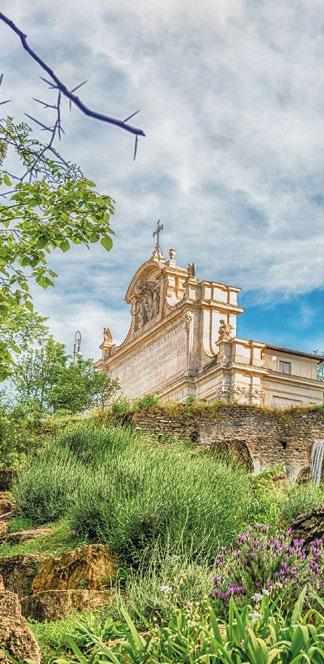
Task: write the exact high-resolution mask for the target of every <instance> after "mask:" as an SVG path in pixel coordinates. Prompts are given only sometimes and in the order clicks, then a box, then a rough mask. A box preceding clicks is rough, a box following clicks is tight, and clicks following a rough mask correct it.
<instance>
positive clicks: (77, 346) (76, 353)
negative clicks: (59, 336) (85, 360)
mask: <svg viewBox="0 0 324 664" xmlns="http://www.w3.org/2000/svg"><path fill="white" fill-rule="evenodd" d="M80 357H82V353H81V332H80V330H77V331H76V333H75V335H74V346H73V364H76V362H77V360H79V359H80Z"/></svg>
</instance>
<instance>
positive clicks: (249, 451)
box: [130, 405, 324, 479]
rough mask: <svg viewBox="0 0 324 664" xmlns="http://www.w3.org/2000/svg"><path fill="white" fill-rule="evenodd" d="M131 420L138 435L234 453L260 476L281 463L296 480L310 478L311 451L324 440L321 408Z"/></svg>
mask: <svg viewBox="0 0 324 664" xmlns="http://www.w3.org/2000/svg"><path fill="white" fill-rule="evenodd" d="M130 418H131V423H132V424H133V426H135V428H136V429H137V430H139V431H150V432H153V433H154V434H155V435H156V436H157V438H158V439H160V440H163V439H165V438H168V437H170V436H172V437H174V436H176V437H178V438H179V439H180V438H181V439H183V440H191V441H193V442H197V443H201V444H203V445H208V446H209V447H211V448H214V449H215V450H219V451H226V450H231V451H232V453H233V454H234V456H235V457H236V458H239V459H241V460H242V461H243V462H244V463H245V464H246V465H247V466H248V467H250V468H251V469H253V470H254V471H255V472H258V471H259V470H261V469H263V468H271V467H273V466H275V465H276V464H280V465H281V466H282V468H283V470H284V471H285V472H286V474H287V475H288V476H289V477H291V478H292V479H297V478H298V477H299V476H301V475H304V474H305V472H306V473H307V470H308V469H309V466H310V460H311V452H312V446H313V444H314V443H315V442H316V441H317V440H321V439H323V438H324V411H323V410H320V409H318V408H301V409H290V410H287V411H279V410H278V411H271V410H267V409H262V408H257V407H249V406H237V405H236V406H232V405H224V406H219V407H217V408H213V407H212V406H210V407H208V406H207V407H205V408H199V407H192V408H190V407H189V406H185V405H183V406H181V405H178V406H177V407H176V408H174V409H172V408H168V407H166V408H153V409H150V410H147V411H139V412H135V413H133V414H132V415H131V416H130Z"/></svg>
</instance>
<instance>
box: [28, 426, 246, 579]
mask: <svg viewBox="0 0 324 664" xmlns="http://www.w3.org/2000/svg"><path fill="white" fill-rule="evenodd" d="M250 483H251V477H250V475H249V474H248V473H247V472H246V471H245V470H244V469H242V468H239V467H238V466H235V465H233V464H231V463H229V462H226V461H224V460H220V459H217V457H216V456H215V455H214V454H213V453H211V452H206V451H205V450H202V449H201V448H194V447H193V446H190V445H181V443H178V442H177V443H174V442H169V443H168V445H157V444H156V443H152V442H151V441H150V440H149V439H147V438H144V437H139V436H136V435H135V434H134V433H133V432H132V431H131V430H128V429H125V428H123V427H110V428H107V429H105V428H99V427H96V426H95V425H94V424H93V423H91V422H86V423H84V424H81V425H79V426H77V427H71V428H69V429H66V430H65V431H64V432H63V433H62V434H61V435H60V436H59V437H57V438H56V440H55V441H54V442H53V443H52V444H51V445H49V447H48V448H46V449H45V451H44V452H43V453H42V454H41V455H40V456H38V457H36V458H34V459H33V460H32V461H31V463H30V464H29V465H28V467H27V469H26V470H25V472H23V473H22V476H21V479H20V482H19V484H18V486H17V488H16V498H17V501H18V504H19V505H20V509H21V512H22V514H23V515H24V516H26V517H28V518H31V519H32V520H33V521H34V523H44V522H46V521H50V520H53V519H55V518H58V517H60V516H61V515H62V514H68V515H69V518H70V519H71V525H72V527H73V528H74V529H75V531H76V533H77V535H78V536H80V537H82V538H88V539H90V540H96V541H102V542H105V543H107V544H109V545H110V546H111V547H112V548H113V549H114V550H115V551H116V553H117V554H119V556H120V558H121V560H122V561H124V562H125V563H127V564H131V565H135V566H138V565H139V563H140V562H141V560H142V559H143V557H144V559H145V560H146V561H147V562H148V560H149V558H150V556H151V554H152V552H153V551H154V547H155V546H156V544H157V542H159V543H160V544H161V545H163V546H164V545H166V543H167V541H172V545H173V546H174V548H175V550H176V549H177V547H178V546H179V547H183V551H185V552H186V553H187V555H188V556H189V557H191V558H192V559H197V561H198V560H204V559H205V557H206V556H209V557H210V560H212V557H213V555H214V552H215V550H218V548H219V546H220V545H221V544H222V543H225V542H231V541H233V539H234V538H235V536H236V534H237V532H239V529H240V528H241V527H242V524H244V523H245V520H246V514H247V510H248V508H249V501H250V500H251V492H250ZM229 486H231V491H229V490H228V487H229Z"/></svg>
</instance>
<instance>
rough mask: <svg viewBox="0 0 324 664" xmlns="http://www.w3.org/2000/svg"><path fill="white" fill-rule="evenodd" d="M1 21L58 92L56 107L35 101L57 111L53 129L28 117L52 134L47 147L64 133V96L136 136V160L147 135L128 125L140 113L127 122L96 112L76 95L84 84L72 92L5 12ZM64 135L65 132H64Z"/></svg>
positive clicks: (49, 147)
mask: <svg viewBox="0 0 324 664" xmlns="http://www.w3.org/2000/svg"><path fill="white" fill-rule="evenodd" d="M0 20H1V21H3V22H4V23H6V25H8V26H9V28H11V30H13V32H14V33H15V34H16V35H18V37H19V38H20V41H21V43H22V46H23V48H24V50H25V51H26V52H27V53H28V54H29V55H30V56H31V57H32V58H33V60H35V62H37V63H38V64H39V65H40V67H41V68H42V69H43V70H44V71H45V72H46V73H47V74H48V75H49V77H50V79H51V80H47V79H45V78H43V77H42V80H43V81H44V82H45V83H47V85H49V87H50V89H52V90H53V89H55V90H57V91H58V97H57V103H56V105H54V104H48V103H47V102H44V101H41V100H40V99H35V101H37V102H38V103H40V104H42V105H43V108H53V109H55V110H56V114H57V117H56V121H55V123H54V125H53V127H48V126H47V125H45V124H43V123H42V122H40V121H38V120H37V119H35V118H33V117H32V116H30V115H28V117H29V118H30V119H31V120H33V121H34V122H36V123H37V124H38V125H39V126H40V127H41V128H42V130H43V131H49V132H51V134H52V138H51V140H50V141H49V144H48V145H47V149H51V148H52V145H53V141H54V139H55V136H56V134H57V135H58V137H59V138H60V137H61V132H63V129H62V125H61V109H60V103H61V96H62V95H63V96H64V97H66V98H67V99H68V100H69V103H70V108H71V105H72V104H74V105H75V106H77V108H79V110H80V111H81V112H82V113H84V114H85V115H87V116H88V117H91V118H94V119H96V120H99V121H101V122H105V123H107V124H112V125H114V126H116V127H119V128H121V129H123V130H125V131H127V132H129V133H131V134H133V135H135V147H134V159H135V158H136V154H137V146H138V138H139V136H145V133H144V131H143V130H142V129H139V128H137V127H134V126H133V125H131V124H128V121H129V120H130V119H131V118H132V117H134V115H136V114H137V113H138V111H135V112H134V113H132V114H131V115H130V116H128V117H127V118H125V120H119V119H118V118H114V117H111V116H109V115H105V114H104V113H99V112H98V111H94V110H93V109H92V108H90V107H89V106H87V105H86V104H85V103H84V102H83V101H82V100H81V99H80V98H79V97H78V96H77V95H76V94H75V92H76V90H78V89H79V88H80V87H81V86H82V85H83V84H84V83H85V81H84V82H83V83H80V84H79V85H77V86H76V87H74V88H73V89H72V90H69V89H68V88H67V86H66V85H65V84H64V83H63V81H61V80H60V79H59V77H58V76H57V75H56V74H55V72H54V71H53V69H51V67H49V66H48V65H47V64H46V62H45V61H44V60H43V59H42V58H41V57H40V56H39V55H38V54H37V53H36V52H35V51H34V50H33V49H32V48H31V47H30V46H29V44H28V43H27V35H26V34H24V32H22V30H20V28H18V26H17V25H16V24H15V23H14V22H13V21H12V20H11V19H10V18H8V17H7V16H6V15H5V14H3V12H1V11H0ZM2 78H3V75H1V76H0V85H1V82H2ZM8 101H9V100H5V101H3V102H0V105H3V104H5V103H7V102H8ZM26 115H27V114H26ZM63 133H64V132H63ZM37 162H38V160H37V161H36V162H35V163H34V164H33V165H32V167H31V168H30V169H28V171H27V172H26V173H25V174H24V176H23V177H24V178H25V177H26V176H27V175H29V176H30V177H31V176H32V175H33V173H34V171H35V168H36V166H37Z"/></svg>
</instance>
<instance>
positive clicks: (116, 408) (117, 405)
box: [111, 398, 131, 415]
mask: <svg viewBox="0 0 324 664" xmlns="http://www.w3.org/2000/svg"><path fill="white" fill-rule="evenodd" d="M130 410H131V404H130V402H129V401H128V399H126V398H124V399H117V401H114V403H112V404H111V412H112V413H113V414H114V415H125V414H126V413H129V412H130Z"/></svg>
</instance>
